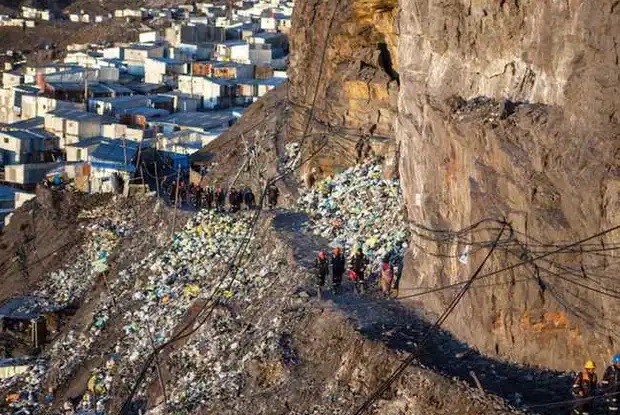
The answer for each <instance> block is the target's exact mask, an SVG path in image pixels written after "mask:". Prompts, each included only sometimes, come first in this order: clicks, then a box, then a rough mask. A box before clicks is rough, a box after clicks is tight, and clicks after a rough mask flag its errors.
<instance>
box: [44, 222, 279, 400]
mask: <svg viewBox="0 0 620 415" xmlns="http://www.w3.org/2000/svg"><path fill="white" fill-rule="evenodd" d="M250 218H251V217H250V215H249V214H247V215H244V214H239V215H236V216H232V215H225V214H218V213H215V212H213V211H200V212H198V213H197V214H196V215H195V216H193V217H192V218H191V219H190V220H189V221H188V222H187V224H186V225H185V227H184V228H183V230H182V231H180V232H177V233H175V234H174V235H173V237H172V241H171V242H170V243H169V245H168V246H167V247H166V248H165V249H162V250H161V251H156V252H151V253H150V254H149V255H148V256H147V257H146V258H144V259H143V260H142V261H140V262H139V263H138V264H134V265H132V266H130V267H129V268H127V269H125V270H123V271H121V272H120V273H119V274H118V276H117V278H116V279H115V280H114V281H113V282H112V283H111V284H110V287H109V291H110V292H109V295H106V296H105V298H103V299H102V301H100V302H99V303H98V304H97V306H96V309H95V311H94V313H93V320H92V323H91V326H90V328H89V330H88V331H87V332H85V331H83V332H81V333H79V334H76V333H75V332H69V333H68V334H67V335H66V336H65V337H64V338H62V339H59V340H58V341H56V342H55V344H54V347H53V348H52V350H51V351H50V355H51V356H53V357H54V361H55V362H54V371H55V373H56V376H57V379H58V381H61V382H62V381H64V380H67V379H69V378H70V377H71V376H72V373H73V372H74V370H75V369H76V368H77V367H78V366H79V364H80V362H82V361H84V360H85V359H87V358H88V357H89V356H92V355H95V354H97V353H100V352H101V351H100V350H95V349H96V346H97V343H96V339H97V338H98V337H100V336H102V335H104V334H105V333H106V329H107V328H108V325H109V323H110V320H114V321H115V323H116V325H117V326H118V325H121V326H122V333H121V334H120V336H119V337H120V338H118V339H117V341H116V342H115V344H114V346H113V348H112V349H111V350H108V359H109V358H114V360H115V362H116V363H117V364H116V365H115V367H116V368H115V373H116V374H118V376H116V377H115V381H114V382H111V381H110V380H109V376H101V378H103V379H108V380H107V381H106V382H104V384H103V386H101V387H100V390H99V391H98V393H96V396H97V398H98V401H97V402H93V405H96V404H98V405H99V406H101V405H102V404H104V403H105V401H106V400H107V399H108V396H109V394H110V393H111V392H112V391H111V389H112V388H113V387H114V385H115V384H117V382H118V384H127V382H130V379H132V378H133V375H134V374H135V369H136V368H137V367H138V366H139V365H140V364H141V363H142V362H143V361H144V359H145V358H146V357H147V356H148V351H150V350H153V347H157V346H158V345H161V344H162V343H164V342H166V341H167V340H169V339H170V338H171V337H172V335H173V331H174V330H175V328H176V327H177V325H178V324H179V323H180V321H181V320H182V319H183V318H184V316H186V314H187V312H188V310H189V308H190V307H191V306H192V305H193V304H194V303H195V302H197V300H203V301H206V300H207V299H208V298H210V297H211V294H212V293H214V292H215V298H216V300H226V299H229V298H232V297H235V296H240V295H242V294H243V293H244V292H247V290H249V289H251V287H252V286H256V285H260V284H263V283H265V279H264V278H262V277H261V276H260V273H259V275H252V278H249V274H248V273H247V271H246V270H245V269H244V268H239V269H237V270H235V271H234V273H232V272H228V273H226V272H225V271H226V269H227V268H226V267H227V263H228V261H229V259H230V258H231V257H232V256H233V255H234V253H235V251H236V249H237V248H238V246H239V245H240V243H241V241H242V240H248V239H249V241H250V243H252V241H253V240H254V238H253V237H252V236H251V235H248V232H247V230H248V225H249V222H250ZM225 274H226V277H225V278H224V277H223V275H225ZM267 274H268V272H265V273H264V275H265V276H266V275H267ZM233 275H236V279H235V280H234V282H233V281H232V276H233ZM217 286H220V289H219V290H216V287H217ZM69 351H70V352H69ZM105 370H106V368H97V373H103V372H104V371H105Z"/></svg>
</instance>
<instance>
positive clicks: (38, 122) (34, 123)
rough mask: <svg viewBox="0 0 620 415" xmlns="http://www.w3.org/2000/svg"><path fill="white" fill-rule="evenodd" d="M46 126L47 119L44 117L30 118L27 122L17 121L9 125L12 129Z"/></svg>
mask: <svg viewBox="0 0 620 415" xmlns="http://www.w3.org/2000/svg"><path fill="white" fill-rule="evenodd" d="M44 124H45V119H44V118H43V117H34V118H29V119H27V120H22V121H17V122H14V123H11V124H9V127H12V128H36V127H42V126H43V125H44Z"/></svg>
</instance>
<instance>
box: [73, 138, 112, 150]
mask: <svg viewBox="0 0 620 415" xmlns="http://www.w3.org/2000/svg"><path fill="white" fill-rule="evenodd" d="M105 140H108V141H109V140H110V139H109V138H106V137H101V136H97V137H90V138H84V139H82V140H80V141H78V142H77V143H73V144H68V145H67V146H68V147H75V148H87V147H91V146H94V145H97V144H100V143H101V142H103V141H105Z"/></svg>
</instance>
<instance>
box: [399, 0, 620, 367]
mask: <svg viewBox="0 0 620 415" xmlns="http://www.w3.org/2000/svg"><path fill="white" fill-rule="evenodd" d="M400 9H401V11H400V34H399V37H398V43H399V52H398V61H399V68H400V69H399V72H400V83H401V85H400V86H401V88H400V93H399V100H398V117H397V122H396V130H397V139H398V142H399V145H400V152H401V158H400V172H401V178H402V186H403V192H404V195H405V199H406V205H407V210H408V214H409V219H410V221H411V224H412V226H413V229H414V230H416V231H417V232H416V236H414V238H413V241H412V242H413V249H412V252H413V255H412V256H411V258H410V260H409V264H408V266H407V267H406V275H405V277H404V279H403V286H402V289H401V293H403V292H408V291H407V290H409V289H414V288H419V287H436V286H442V285H448V284H451V283H455V282H458V281H461V280H464V279H466V278H468V277H469V276H470V275H471V273H472V272H473V271H474V270H475V268H476V267H477V266H478V265H479V264H480V262H481V261H482V259H483V257H484V255H485V253H486V252H487V251H488V246H489V245H490V242H491V241H492V240H493V239H494V238H495V237H496V235H497V233H498V231H499V229H500V228H501V225H500V223H498V222H496V220H502V219H505V220H506V221H508V222H509V223H510V225H511V227H512V229H511V231H512V232H508V231H506V232H505V233H504V235H503V236H502V238H501V241H502V242H501V243H500V245H499V248H498V249H497V250H496V252H495V253H494V254H493V256H492V257H491V260H490V261H489V262H487V264H486V267H485V271H492V270H496V269H500V268H502V267H505V266H507V265H510V264H514V263H517V262H519V261H521V260H524V259H528V258H532V257H535V256H537V255H540V254H544V253H546V252H549V251H552V250H553V249H555V247H556V245H560V244H562V243H565V242H567V241H573V240H578V239H580V238H585V237H588V236H590V235H592V234H595V233H597V232H600V231H603V230H605V229H607V228H609V227H612V226H614V225H618V224H620V213H618V212H619V208H620V198H619V191H620V127H619V125H618V121H619V120H620V112H619V111H620V94H619V92H620V66H619V57H618V56H619V54H620V5H619V3H618V2H617V1H611V0H605V1H600V2H596V3H592V2H585V1H573V0H567V1H550V2H535V1H523V0H501V1H496V0H458V1H453V2H442V1H437V0H401V2H400ZM484 219H486V221H484V222H481V223H479V221H480V220H484ZM474 224H478V225H477V226H475V227H473V228H469V229H468V227H470V226H471V225H474ZM462 229H464V231H463V232H460V233H454V232H440V230H451V231H457V230H462ZM619 242H620V231H618V232H612V233H609V234H607V235H605V236H603V237H599V238H595V239H592V240H590V241H588V243H587V244H584V245H581V246H579V247H576V248H574V249H571V250H569V251H568V252H567V253H564V254H561V255H553V256H549V257H547V258H545V259H544V260H539V261H536V262H535V264H534V265H532V264H530V265H527V266H523V267H519V268H515V269H513V270H511V271H509V272H503V273H500V274H498V275H496V276H493V277H490V278H487V279H485V280H484V281H479V282H477V283H476V285H477V286H478V287H477V288H474V289H472V290H471V292H470V294H468V296H467V297H466V298H465V300H464V301H463V303H461V305H459V307H458V308H457V310H456V311H455V313H454V315H453V316H452V317H451V319H450V321H449V323H448V325H449V328H450V329H451V330H452V331H453V332H454V333H456V334H457V335H459V336H460V337H461V338H463V339H465V340H467V341H468V342H470V343H472V344H473V345H476V346H478V347H480V348H481V349H482V350H484V351H486V352H490V353H493V354H495V353H497V354H499V355H502V356H504V357H506V356H507V357H511V358H516V359H520V360H524V361H526V362H531V363H538V364H546V365H550V366H553V367H557V368H569V367H573V368H575V367H578V365H580V364H582V363H583V360H584V359H586V358H588V357H590V356H591V357H592V358H595V359H596V360H597V362H598V363H599V364H603V363H604V361H606V360H607V359H608V357H609V355H610V353H612V352H617V349H618V348H620V337H618V330H617V328H618V323H619V319H618V311H620V302H619V301H618V298H619V297H618V294H620V293H618V291H617V290H616V289H617V287H618V278H620V277H618V275H619V274H618V272H617V271H618V253H617V251H613V250H608V249H609V248H614V247H617V246H618V243H619ZM459 257H461V258H460V259H461V261H459ZM483 272H484V271H483ZM403 290H404V291H403ZM412 292H416V291H412ZM454 294H455V290H454V289H452V290H450V289H446V290H442V291H439V292H436V293H433V294H430V295H425V296H420V297H416V298H415V299H416V300H420V301H421V303H422V304H423V305H424V306H425V307H427V308H429V309H430V310H432V311H440V310H443V308H445V306H446V304H447V302H449V301H450V300H451V298H452V296H453V295H454ZM404 297H407V294H404ZM411 301H412V300H411Z"/></svg>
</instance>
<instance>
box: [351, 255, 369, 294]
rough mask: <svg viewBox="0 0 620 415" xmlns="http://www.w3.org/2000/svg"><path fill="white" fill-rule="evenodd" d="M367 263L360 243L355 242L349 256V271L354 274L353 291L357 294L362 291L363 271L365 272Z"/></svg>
mask: <svg viewBox="0 0 620 415" xmlns="http://www.w3.org/2000/svg"><path fill="white" fill-rule="evenodd" d="M367 265H368V260H367V259H366V255H364V253H363V252H362V245H361V244H357V245H356V246H355V248H354V253H353V256H352V257H351V271H353V273H354V275H355V276H356V278H355V280H354V282H355V292H357V293H358V294H362V293H363V292H364V287H365V286H364V284H365V281H364V272H366V266H367Z"/></svg>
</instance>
